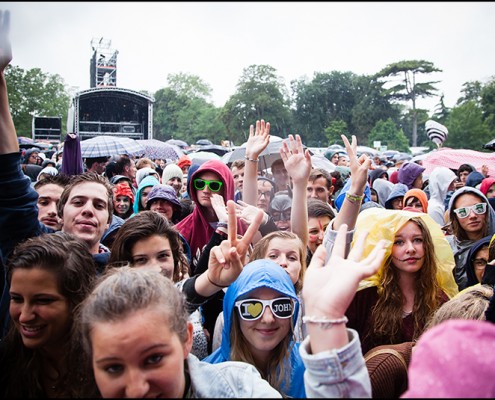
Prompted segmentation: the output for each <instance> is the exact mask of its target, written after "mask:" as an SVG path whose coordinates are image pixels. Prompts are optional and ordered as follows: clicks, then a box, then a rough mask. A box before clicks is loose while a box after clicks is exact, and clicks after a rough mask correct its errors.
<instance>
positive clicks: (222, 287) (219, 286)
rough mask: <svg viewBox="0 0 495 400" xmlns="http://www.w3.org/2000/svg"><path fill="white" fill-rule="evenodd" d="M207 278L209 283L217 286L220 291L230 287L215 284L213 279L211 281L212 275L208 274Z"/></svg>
mask: <svg viewBox="0 0 495 400" xmlns="http://www.w3.org/2000/svg"><path fill="white" fill-rule="evenodd" d="M206 278H208V281H209V282H210V283H211V284H212V285H213V286H216V287H217V288H220V289H225V288H226V287H229V285H227V286H222V285H219V284H217V283H215V282H213V281H212V280H211V279H210V274H208V273H207V274H206Z"/></svg>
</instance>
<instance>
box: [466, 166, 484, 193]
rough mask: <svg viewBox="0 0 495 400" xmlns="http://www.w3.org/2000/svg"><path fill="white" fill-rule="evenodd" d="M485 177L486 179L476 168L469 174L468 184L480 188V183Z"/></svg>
mask: <svg viewBox="0 0 495 400" xmlns="http://www.w3.org/2000/svg"><path fill="white" fill-rule="evenodd" d="M483 179H485V177H484V175H483V174H482V173H481V172H478V171H476V170H474V171H473V172H471V173H470V174H469V175H468V177H467V179H466V186H471V187H474V188H476V189H479V187H478V185H480V184H481V182H482V181H483Z"/></svg>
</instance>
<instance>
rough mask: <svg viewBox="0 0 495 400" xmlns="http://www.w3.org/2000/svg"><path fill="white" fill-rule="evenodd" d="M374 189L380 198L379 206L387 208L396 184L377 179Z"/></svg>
mask: <svg viewBox="0 0 495 400" xmlns="http://www.w3.org/2000/svg"><path fill="white" fill-rule="evenodd" d="M372 188H373V189H375V191H376V195H377V197H378V204H380V205H381V206H382V207H384V208H385V202H386V201H387V199H388V196H389V195H390V193H391V192H392V190H393V188H394V184H393V183H392V182H390V181H388V180H387V179H375V181H374V182H373V185H372Z"/></svg>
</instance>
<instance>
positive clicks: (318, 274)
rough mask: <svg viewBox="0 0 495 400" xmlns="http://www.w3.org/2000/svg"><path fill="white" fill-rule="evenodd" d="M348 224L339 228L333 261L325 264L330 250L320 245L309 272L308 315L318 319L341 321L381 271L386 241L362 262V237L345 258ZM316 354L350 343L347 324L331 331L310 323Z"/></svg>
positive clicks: (306, 283)
mask: <svg viewBox="0 0 495 400" xmlns="http://www.w3.org/2000/svg"><path fill="white" fill-rule="evenodd" d="M346 233H347V225H345V224H342V225H341V226H340V227H339V230H338V233H337V238H336V240H335V245H334V248H333V252H332V254H331V256H330V259H329V261H328V262H327V263H325V257H326V250H325V248H324V247H323V246H322V245H320V246H319V247H318V248H317V249H316V252H315V254H314V255H313V258H312V259H311V263H310V265H309V267H308V269H307V270H306V274H305V277H304V284H303V291H302V295H303V300H304V305H305V313H306V315H307V316H311V317H315V318H318V319H321V318H328V319H340V318H342V317H343V316H344V315H345V313H346V311H347V308H348V307H349V304H350V303H351V301H352V299H353V298H354V295H355V293H356V290H357V288H358V285H359V282H360V281H361V280H362V279H364V278H367V277H369V276H371V275H373V274H374V273H376V271H377V270H378V268H379V267H380V265H381V264H382V262H383V260H384V257H385V245H386V240H381V241H380V242H378V245H377V246H376V247H375V248H374V249H373V251H372V252H371V253H370V254H369V255H368V257H366V258H365V259H364V260H361V257H362V254H363V250H364V245H365V240H366V236H367V233H366V234H362V235H360V236H359V237H358V239H357V242H356V244H355V245H354V247H353V248H352V250H351V251H350V253H349V255H348V256H347V258H346V256H345V247H346V246H345V244H346V243H345V242H346ZM307 325H308V333H309V336H310V337H311V340H310V343H311V349H312V351H313V353H318V352H321V351H324V350H331V349H335V348H339V347H342V346H344V345H345V344H347V343H348V338H347V332H346V326H345V323H339V324H336V325H334V326H333V327H331V328H329V329H325V328H324V327H323V326H322V324H319V323H311V322H308V323H307Z"/></svg>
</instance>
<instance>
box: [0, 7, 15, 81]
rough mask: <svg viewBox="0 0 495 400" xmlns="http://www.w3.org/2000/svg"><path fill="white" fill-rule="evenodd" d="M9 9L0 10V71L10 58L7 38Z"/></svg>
mask: <svg viewBox="0 0 495 400" xmlns="http://www.w3.org/2000/svg"><path fill="white" fill-rule="evenodd" d="M9 33H10V11H8V10H4V11H2V10H0V72H1V71H3V70H5V67H7V65H9V63H10V61H11V60H12V46H11V44H10V39H9Z"/></svg>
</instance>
